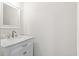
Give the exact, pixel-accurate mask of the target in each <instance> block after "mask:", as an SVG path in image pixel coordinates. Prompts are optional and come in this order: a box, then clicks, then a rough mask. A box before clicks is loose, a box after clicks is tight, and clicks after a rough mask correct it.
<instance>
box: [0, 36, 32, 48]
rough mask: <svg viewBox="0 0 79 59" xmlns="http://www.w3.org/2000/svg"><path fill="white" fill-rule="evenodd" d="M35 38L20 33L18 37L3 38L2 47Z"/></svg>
mask: <svg viewBox="0 0 79 59" xmlns="http://www.w3.org/2000/svg"><path fill="white" fill-rule="evenodd" d="M31 38H33V37H32V36H30V35H20V36H18V37H17V38H14V39H13V38H10V39H1V47H7V46H11V45H13V44H17V43H20V42H22V41H25V40H28V39H31Z"/></svg>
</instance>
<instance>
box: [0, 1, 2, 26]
mask: <svg viewBox="0 0 79 59" xmlns="http://www.w3.org/2000/svg"><path fill="white" fill-rule="evenodd" d="M2 6H3V5H2V3H1V2H0V25H2V24H3V7H2Z"/></svg>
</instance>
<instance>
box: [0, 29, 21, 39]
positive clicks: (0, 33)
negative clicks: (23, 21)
mask: <svg viewBox="0 0 79 59" xmlns="http://www.w3.org/2000/svg"><path fill="white" fill-rule="evenodd" d="M12 31H16V34H17V36H18V35H19V34H20V29H19V28H0V39H5V38H8V36H10V37H11V36H12Z"/></svg>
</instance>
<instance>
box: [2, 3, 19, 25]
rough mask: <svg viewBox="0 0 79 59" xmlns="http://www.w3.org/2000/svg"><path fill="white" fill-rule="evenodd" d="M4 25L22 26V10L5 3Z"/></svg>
mask: <svg viewBox="0 0 79 59" xmlns="http://www.w3.org/2000/svg"><path fill="white" fill-rule="evenodd" d="M3 25H13V26H18V25H20V8H17V7H15V6H13V5H11V4H9V3H8V4H6V3H3Z"/></svg>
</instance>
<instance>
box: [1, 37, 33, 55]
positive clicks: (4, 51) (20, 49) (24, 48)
mask: <svg viewBox="0 0 79 59" xmlns="http://www.w3.org/2000/svg"><path fill="white" fill-rule="evenodd" d="M0 50H1V56H33V38H32V36H22V37H21V36H20V37H17V38H15V39H2V40H1V45H0Z"/></svg>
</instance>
